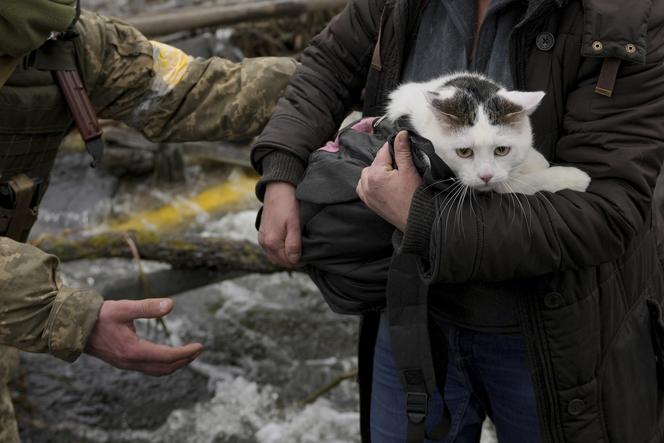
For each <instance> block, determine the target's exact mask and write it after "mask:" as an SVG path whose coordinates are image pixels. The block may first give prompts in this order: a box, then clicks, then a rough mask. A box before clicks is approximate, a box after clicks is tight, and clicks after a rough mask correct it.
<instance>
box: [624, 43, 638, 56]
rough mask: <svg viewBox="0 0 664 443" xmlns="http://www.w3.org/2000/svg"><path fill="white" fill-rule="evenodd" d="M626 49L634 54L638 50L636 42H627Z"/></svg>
mask: <svg viewBox="0 0 664 443" xmlns="http://www.w3.org/2000/svg"><path fill="white" fill-rule="evenodd" d="M625 51H626V52H627V53H628V54H634V53H635V52H636V45H635V44H634V43H627V44H626V45H625Z"/></svg>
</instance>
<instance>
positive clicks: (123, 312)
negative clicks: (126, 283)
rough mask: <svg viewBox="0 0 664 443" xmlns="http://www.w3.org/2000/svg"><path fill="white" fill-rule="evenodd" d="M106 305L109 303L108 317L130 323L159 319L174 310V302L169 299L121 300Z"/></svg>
mask: <svg viewBox="0 0 664 443" xmlns="http://www.w3.org/2000/svg"><path fill="white" fill-rule="evenodd" d="M106 303H109V305H108V316H109V317H111V318H114V319H117V320H120V321H130V320H135V319H137V318H159V317H163V316H164V315H166V314H168V313H169V312H171V310H172V309H173V300H171V299H168V298H150V299H145V300H119V301H113V302H110V301H109V302H106Z"/></svg>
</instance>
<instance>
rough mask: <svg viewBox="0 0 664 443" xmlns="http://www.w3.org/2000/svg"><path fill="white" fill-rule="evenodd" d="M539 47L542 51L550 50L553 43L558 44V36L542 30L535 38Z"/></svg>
mask: <svg viewBox="0 0 664 443" xmlns="http://www.w3.org/2000/svg"><path fill="white" fill-rule="evenodd" d="M535 43H536V44H537V49H539V50H540V51H550V50H551V48H553V45H555V44H556V38H555V37H554V36H553V34H551V33H550V32H540V34H539V35H538V36H537V39H535Z"/></svg>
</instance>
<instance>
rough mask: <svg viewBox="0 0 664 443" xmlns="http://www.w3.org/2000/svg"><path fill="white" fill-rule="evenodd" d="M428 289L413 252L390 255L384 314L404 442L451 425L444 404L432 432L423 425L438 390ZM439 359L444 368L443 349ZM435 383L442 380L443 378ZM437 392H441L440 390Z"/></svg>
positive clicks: (434, 435) (414, 442) (438, 435)
mask: <svg viewBox="0 0 664 443" xmlns="http://www.w3.org/2000/svg"><path fill="white" fill-rule="evenodd" d="M428 289H429V288H428V285H427V284H426V283H425V282H424V281H422V279H421V278H420V275H419V272H418V268H417V257H416V256H415V255H411V254H396V255H395V256H394V257H393V258H392V263H391V265H390V271H389V274H388V279H387V317H388V323H389V328H390V338H391V340H392V352H393V354H394V360H395V362H396V365H397V368H398V370H399V375H400V378H401V384H402V385H403V387H404V390H405V393H406V404H405V408H406V414H407V416H408V434H407V440H406V441H407V443H421V442H423V441H424V439H425V438H427V437H429V438H431V439H435V440H440V439H442V438H444V437H445V435H447V433H448V432H449V428H450V413H449V410H448V409H447V407H446V406H445V404H444V403H443V415H442V417H441V418H440V420H439V422H438V423H437V424H436V426H435V428H434V430H433V432H431V433H430V434H428V435H427V433H426V428H425V425H426V417H427V413H428V403H429V399H430V398H431V396H432V395H433V393H434V392H435V391H436V390H437V389H438V384H437V378H436V369H435V367H434V360H433V356H432V350H431V340H430V336H429V315H428V306H427V299H428ZM440 342H441V343H437V344H439V345H440V346H443V347H444V346H446V341H445V340H440ZM441 358H442V360H443V362H442V363H441V365H440V368H446V367H447V364H446V362H447V351H446V349H441ZM439 372H440V369H439ZM439 375H440V376H443V377H444V374H439ZM438 382H439V383H440V384H442V383H444V378H443V379H442V380H438ZM440 392H441V395H442V393H443V390H442V389H440Z"/></svg>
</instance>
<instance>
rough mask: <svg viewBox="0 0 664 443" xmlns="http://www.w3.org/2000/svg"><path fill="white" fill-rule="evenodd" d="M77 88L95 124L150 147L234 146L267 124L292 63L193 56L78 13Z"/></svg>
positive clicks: (129, 29)
mask: <svg viewBox="0 0 664 443" xmlns="http://www.w3.org/2000/svg"><path fill="white" fill-rule="evenodd" d="M78 26H79V32H80V34H81V37H80V39H79V51H83V54H81V55H82V56H81V57H79V59H81V60H82V61H83V64H84V66H82V67H81V68H82V71H83V77H84V82H85V83H86V87H87V89H88V91H89V92H90V95H91V98H92V101H93V104H94V105H95V107H96V108H97V110H98V112H99V116H100V117H101V118H108V119H115V120H122V121H124V122H125V123H127V124H129V125H130V126H133V127H135V128H137V129H139V130H141V131H142V132H143V133H144V134H145V135H146V136H147V137H148V138H150V139H152V140H154V141H166V140H168V141H191V140H241V139H248V138H250V137H252V136H254V135H256V134H257V133H258V132H259V131H260V130H261V129H262V128H263V126H264V125H265V124H266V122H267V120H268V118H269V117H270V115H271V113H272V110H273V108H274V105H275V104H276V102H277V99H278V98H279V96H280V95H281V94H282V92H283V90H284V89H285V88H286V84H287V83H288V80H289V79H290V76H291V74H293V72H294V71H295V68H296V66H297V63H296V62H295V60H293V59H290V58H279V57H266V58H254V59H245V60H244V61H242V62H241V63H233V62H231V61H228V60H225V59H221V58H217V57H213V58H210V59H207V60H205V59H201V58H193V57H190V56H188V55H187V54H185V53H184V52H182V51H180V50H179V49H175V48H173V47H171V46H168V45H165V44H163V43H158V42H154V41H149V40H148V39H146V38H145V37H144V36H143V35H142V34H141V33H140V32H138V31H137V30H136V29H135V28H133V27H131V26H130V25H127V24H125V23H122V22H121V21H118V20H116V19H111V18H106V17H100V16H98V15H96V14H93V13H90V12H84V13H83V15H82V16H81V20H80V23H79V25H78Z"/></svg>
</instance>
